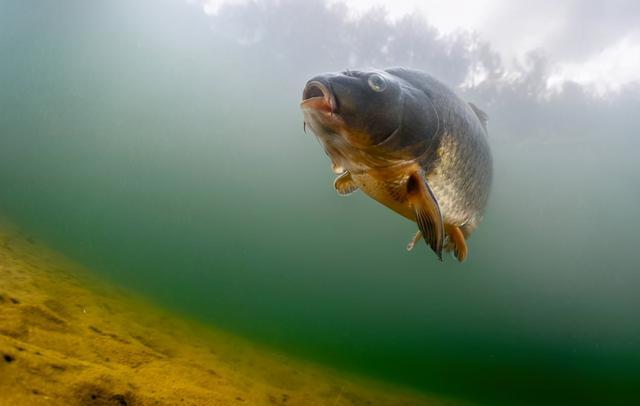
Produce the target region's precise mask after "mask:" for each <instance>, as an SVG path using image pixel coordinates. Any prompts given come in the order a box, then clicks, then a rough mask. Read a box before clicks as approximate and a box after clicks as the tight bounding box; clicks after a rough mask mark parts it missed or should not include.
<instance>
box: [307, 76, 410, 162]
mask: <svg viewBox="0 0 640 406" xmlns="http://www.w3.org/2000/svg"><path fill="white" fill-rule="evenodd" d="M403 99H404V92H403V89H402V87H401V83H400V81H399V80H398V79H397V78H395V77H394V76H393V75H391V74H389V73H387V72H385V71H383V70H370V71H349V70H347V71H344V72H339V73H325V74H321V75H318V76H315V77H313V78H312V79H311V80H309V81H308V82H307V84H306V86H305V88H304V91H303V93H302V102H301V108H302V111H303V114H304V117H305V128H306V126H309V127H310V129H311V130H312V131H313V132H314V134H315V135H316V136H317V137H318V139H319V140H320V142H321V143H322V144H323V145H324V147H325V151H326V152H327V154H328V155H329V156H330V157H331V158H332V159H333V160H334V163H337V164H338V165H340V166H347V167H348V166H349V164H351V165H353V164H354V163H355V162H356V161H358V159H359V158H360V161H362V159H363V151H365V150H367V149H371V147H375V146H376V145H379V144H381V143H383V142H384V141H385V140H387V139H388V138H389V137H391V136H392V135H393V134H394V132H397V131H398V129H399V128H400V125H401V123H402V120H403ZM358 157H359V158H358ZM365 160H366V159H365ZM345 161H348V162H345Z"/></svg>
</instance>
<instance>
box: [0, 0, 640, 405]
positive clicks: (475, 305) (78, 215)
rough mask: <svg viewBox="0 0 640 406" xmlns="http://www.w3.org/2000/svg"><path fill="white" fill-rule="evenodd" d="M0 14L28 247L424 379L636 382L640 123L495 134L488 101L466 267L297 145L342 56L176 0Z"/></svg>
mask: <svg viewBox="0 0 640 406" xmlns="http://www.w3.org/2000/svg"><path fill="white" fill-rule="evenodd" d="M1 4H2V6H1V7H2V8H1V9H0V10H1V11H0V33H1V35H0V47H2V50H3V52H2V53H3V58H2V64H0V83H2V89H1V92H2V93H1V96H0V108H1V110H2V114H0V191H1V192H0V213H1V214H2V215H3V216H6V217H8V218H10V219H12V220H13V221H15V222H17V223H18V224H20V225H21V226H23V227H24V228H26V229H27V230H30V231H31V232H32V234H33V235H34V238H36V239H37V240H41V241H44V242H45V243H46V244H48V245H51V246H53V247H55V248H57V249H60V250H61V251H63V252H64V253H66V254H68V255H70V256H71V257H73V258H75V259H76V260H78V261H80V262H82V263H83V264H86V265H88V266H89V267H92V268H94V269H95V270H96V271H97V272H100V273H102V274H104V276H105V277H106V278H108V279H110V280H113V281H116V282H117V283H119V284H122V285H125V286H127V287H130V288H132V289H134V290H137V291H139V292H141V293H143V294H145V295H148V296H151V297H153V298H155V299H156V300H158V301H160V302H161V303H163V304H164V305H166V306H168V307H170V308H171V309H173V310H177V311H181V312H183V313H185V314H189V315H190V316H192V317H196V318H199V319H201V320H204V321H206V322H210V323H212V324H213V325H216V326H220V327H223V328H226V329H230V330H232V331H236V332H239V333H241V334H243V335H246V336H248V337H250V338H252V339H255V340H258V341H260V342H263V343H267V344H270V345H273V346H275V347H278V348H282V349H285V350H286V351H288V352H290V353H293V354H295V355H299V356H302V357H308V358H312V359H316V360H320V361H322V362H326V363H329V364H331V365H335V366H339V367H341V368H345V369H347V370H351V371H356V372H362V373H364V374H368V375H373V376H377V377H381V378H383V379H386V380H390V381H394V382H399V383H403V384H407V385H411V386H413V387H417V388H420V389H424V390H429V391H436V392H442V393H451V394H456V395H459V396H464V397H468V398H470V399H473V400H478V401H491V402H496V401H504V402H513V401H514V400H518V401H521V402H526V401H531V402H539V401H542V400H544V401H545V402H551V401H556V402H559V403H563V402H566V401H569V400H585V401H589V400H591V401H593V400H594V399H609V400H611V401H613V400H624V399H630V397H631V396H632V394H633V393H635V388H636V387H637V385H638V384H640V319H639V318H638V312H637V309H638V308H640V295H638V291H639V288H640V272H638V259H637V255H636V253H637V246H638V243H639V242H640V241H639V239H638V236H637V232H636V227H637V224H638V219H639V218H640V209H639V208H638V207H639V206H638V204H637V202H638V200H639V198H640V187H639V186H640V166H639V164H638V162H637V159H636V152H635V151H637V150H638V147H639V146H640V144H639V142H638V138H637V137H636V135H637V134H635V133H637V128H635V130H634V129H633V128H631V127H629V128H628V129H626V130H625V129H624V128H623V129H620V128H619V127H615V129H614V131H615V134H602V133H601V131H600V130H598V129H596V130H594V131H592V132H590V133H586V134H580V135H579V136H575V135H572V136H571V137H566V138H565V137H553V136H546V137H541V136H537V134H538V129H536V128H530V127H524V128H522V129H521V131H522V134H518V135H514V134H505V133H504V132H501V131H504V130H503V129H504V126H503V127H501V126H500V112H492V111H491V109H490V108H489V109H488V110H489V114H490V115H491V116H492V117H493V119H492V123H493V122H497V125H496V126H495V127H494V131H493V132H492V134H491V143H492V147H493V151H494V158H495V180H494V185H495V187H494V189H493V192H492V196H491V201H490V207H489V209H488V212H487V214H486V220H485V222H484V224H483V225H482V226H481V227H480V229H479V230H478V231H477V233H476V234H474V235H473V237H472V238H471V240H470V258H469V260H468V262H466V263H465V264H464V265H459V264H457V263H456V261H455V260H453V258H450V257H449V258H446V259H445V262H444V263H439V262H438V261H437V260H436V258H435V256H434V255H433V254H432V253H431V252H430V251H429V250H427V248H426V247H424V246H419V247H418V248H419V249H416V250H414V252H411V253H407V252H405V250H404V247H405V245H406V243H407V242H408V240H409V239H410V237H411V236H412V235H413V233H414V232H415V225H413V224H411V223H409V222H408V221H406V220H404V219H402V218H400V217H399V216H397V215H395V214H393V213H392V212H390V211H389V210H387V209H385V208H384V207H382V206H380V205H378V204H377V203H375V202H374V201H372V200H371V199H369V198H367V197H365V196H364V195H363V194H361V193H356V194H354V195H352V196H349V197H347V198H340V197H338V196H337V195H336V194H335V192H334V191H333V189H332V186H331V185H332V174H331V171H330V168H329V161H328V159H327V158H326V157H325V156H324V154H323V153H322V150H321V148H320V146H319V145H318V144H317V142H316V141H315V140H314V139H313V138H312V136H310V135H305V134H304V133H303V132H302V116H301V113H300V111H299V108H298V103H299V98H300V93H301V89H302V86H303V85H304V82H305V80H306V79H307V78H308V77H310V76H311V75H312V74H314V73H317V72H319V71H326V70H332V69H341V68H343V67H344V66H346V65H347V64H348V61H347V60H331V61H325V63H324V64H323V65H321V66H314V65H313V64H312V63H310V62H308V61H301V63H300V65H299V66H295V65H292V64H290V63H285V62H282V61H281V59H279V55H278V54H277V53H276V52H270V50H269V49H263V50H262V51H261V52H255V51H252V52H247V51H246V49H245V48H242V47H241V46H240V47H239V46H237V45H235V42H233V41H232V40H231V39H230V38H227V37H224V36H220V35H215V32H214V30H212V28H211V27H210V20H209V19H208V17H207V16H205V15H204V14H203V13H202V12H201V10H200V8H198V7H196V6H194V5H192V4H187V3H182V2H179V1H162V2H157V1H155V2H124V1H122V2H120V1H115V2H106V3H101V4H99V5H98V4H90V3H89V2H81V1H78V2H74V1H69V2H65V6H62V7H60V6H59V5H53V4H49V5H44V4H40V3H39V2H12V3H9V2H4V1H3V2H2V3H1ZM317 64H320V62H317ZM510 119H512V120H513V118H512V117H511V118H510ZM491 125H492V124H490V131H491ZM553 126H554V124H553V122H547V123H545V129H548V128H554V127H553ZM563 131H565V129H562V128H558V134H562V133H563ZM624 131H627V133H624Z"/></svg>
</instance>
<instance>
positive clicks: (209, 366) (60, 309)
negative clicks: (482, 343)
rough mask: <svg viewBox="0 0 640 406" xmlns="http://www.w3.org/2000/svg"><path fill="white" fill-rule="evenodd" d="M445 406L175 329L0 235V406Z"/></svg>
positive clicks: (71, 267) (206, 332) (168, 317)
mask: <svg viewBox="0 0 640 406" xmlns="http://www.w3.org/2000/svg"><path fill="white" fill-rule="evenodd" d="M452 403H456V404H457V403H458V402H455V401H451V400H448V399H442V398H439V397H435V396H433V397H427V396H425V395H423V394H419V393H414V392H412V391H409V390H406V389H404V388H397V387H395V386H390V385H386V384H381V383H379V382H374V381H370V380H367V379H363V378H359V377H354V376H351V375H347V374H344V373H343V372H340V371H335V370H332V369H329V368H326V367H323V366H319V365H315V364H312V363H309V362H305V361H301V360H298V359H293V358H291V357H287V356H285V355H283V354H280V353H277V352H275V351H273V350H270V349H266V348H263V347H261V346H259V345H256V344H255V343H251V342H249V341H247V340H244V339H242V338H239V337H237V336H234V335H232V334H229V333H226V332H222V331H218V330H214V329H212V328H210V327H207V326H202V325H198V324H197V323H194V322H189V321H186V320H184V319H181V318H180V317H177V316H175V315H172V314H170V313H168V312H166V311H164V310H161V309H159V308H157V307H156V306H153V305H152V304H150V303H146V302H144V301H143V300H141V299H139V298H135V297H134V296H132V295H130V294H129V293H126V292H123V291H121V290H119V289H117V288H115V287H113V286H109V285H108V284H106V283H105V282H103V281H99V280H97V279H96V277H95V276H91V274H90V272H89V271H88V270H86V269H84V268H82V267H81V266H79V265H77V264H74V263H72V262H71V261H69V260H67V259H65V258H63V257H61V256H60V255H58V254H56V253H55V252H53V251H51V250H49V249H47V248H46V247H43V246H40V245H39V244H38V243H37V242H34V241H32V240H30V239H29V238H27V237H26V236H25V235H22V234H20V233H19V232H17V231H15V230H12V229H11V228H10V227H8V226H4V225H2V224H0V405H41V404H42V405H305V406H306V405H329V406H337V405H342V406H346V405H424V404H452Z"/></svg>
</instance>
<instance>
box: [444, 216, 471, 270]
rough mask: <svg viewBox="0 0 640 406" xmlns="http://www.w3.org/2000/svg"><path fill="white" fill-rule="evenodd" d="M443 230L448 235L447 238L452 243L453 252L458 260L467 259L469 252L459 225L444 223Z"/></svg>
mask: <svg viewBox="0 0 640 406" xmlns="http://www.w3.org/2000/svg"><path fill="white" fill-rule="evenodd" d="M445 230H446V232H447V235H448V236H449V240H450V241H451V243H452V244H453V254H454V255H455V256H456V258H458V261H460V262H464V260H465V259H467V254H468V253H469V249H468V248H467V242H466V240H465V239H464V233H463V232H462V230H461V229H460V227H458V226H454V225H451V224H446V225H445Z"/></svg>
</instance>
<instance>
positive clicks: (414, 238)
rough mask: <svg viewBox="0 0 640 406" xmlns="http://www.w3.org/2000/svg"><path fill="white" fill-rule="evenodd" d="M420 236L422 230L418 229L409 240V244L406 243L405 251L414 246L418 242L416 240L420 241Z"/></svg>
mask: <svg viewBox="0 0 640 406" xmlns="http://www.w3.org/2000/svg"><path fill="white" fill-rule="evenodd" d="M421 238H422V231H420V230H418V232H417V233H416V234H415V235H414V236H413V238H412V239H411V241H409V244H407V251H411V250H413V247H415V246H416V244H417V243H418V241H420V239H421Z"/></svg>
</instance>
